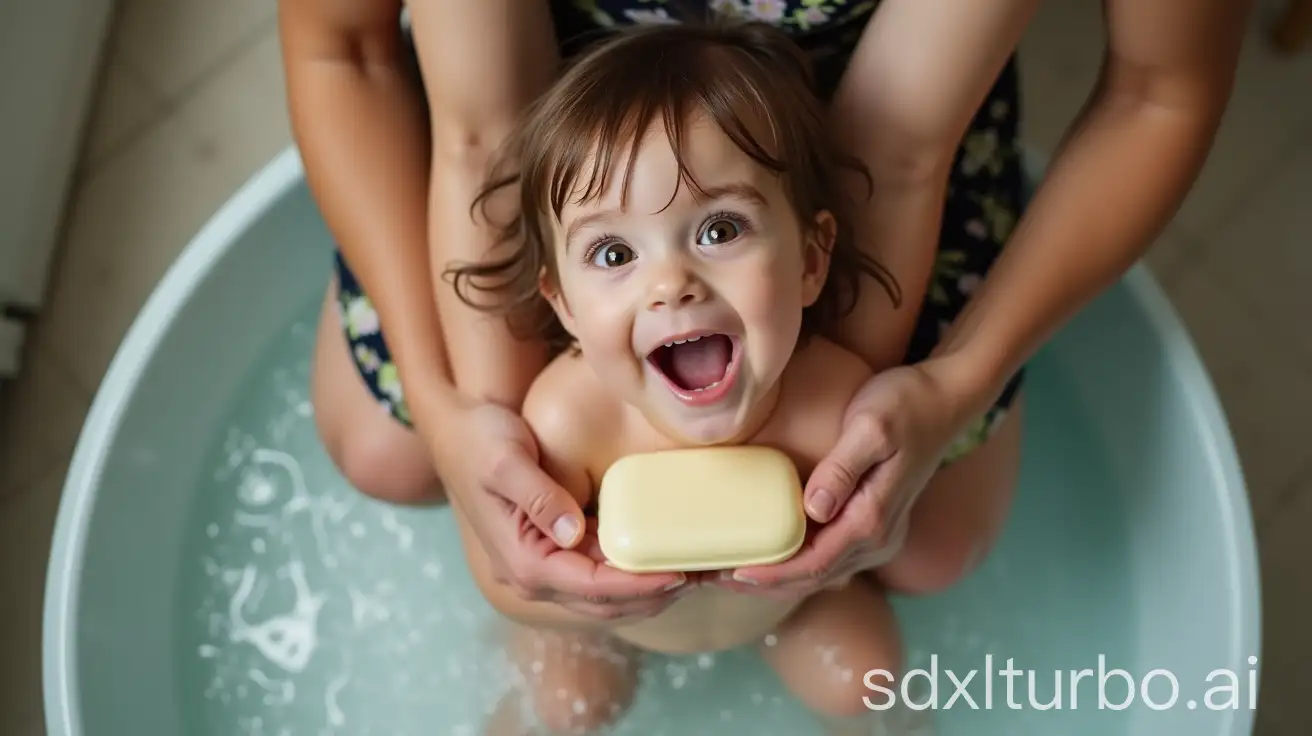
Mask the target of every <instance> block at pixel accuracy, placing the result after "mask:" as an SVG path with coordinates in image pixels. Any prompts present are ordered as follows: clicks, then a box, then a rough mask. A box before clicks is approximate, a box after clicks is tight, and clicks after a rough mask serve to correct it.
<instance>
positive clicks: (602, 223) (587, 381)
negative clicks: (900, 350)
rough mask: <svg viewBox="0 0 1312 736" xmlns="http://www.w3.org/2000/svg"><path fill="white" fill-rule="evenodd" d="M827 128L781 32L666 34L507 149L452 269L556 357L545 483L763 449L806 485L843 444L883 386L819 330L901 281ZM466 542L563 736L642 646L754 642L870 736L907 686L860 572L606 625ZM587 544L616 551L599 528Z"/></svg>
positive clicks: (884, 607) (803, 690)
mask: <svg viewBox="0 0 1312 736" xmlns="http://www.w3.org/2000/svg"><path fill="white" fill-rule="evenodd" d="M823 121H824V109H823V107H822V105H821V103H820V102H819V101H818V99H817V97H816V95H815V93H814V88H813V86H812V81H811V76H810V71H809V67H808V63H807V59H806V57H805V56H804V55H803V54H802V53H801V52H800V51H799V50H798V49H797V48H796V47H795V46H794V44H793V42H792V41H791V40H789V39H788V38H787V37H786V36H785V35H784V34H783V33H782V32H781V31H779V30H777V29H774V28H772V27H769V26H764V25H752V24H746V25H733V26H714V27H711V26H689V25H683V26H658V27H653V28H644V29H638V30H634V31H631V32H627V33H624V34H622V35H620V36H618V37H617V38H615V39H612V40H610V41H608V42H606V43H604V44H602V45H600V46H599V47H598V48H596V49H595V50H593V51H592V52H590V53H588V54H586V55H584V56H583V57H582V58H581V59H580V60H579V61H578V62H577V63H576V64H575V65H574V66H573V67H572V68H571V69H570V70H568V71H567V73H566V74H565V75H564V76H563V77H562V78H561V79H560V81H559V82H558V83H557V84H556V85H555V86H554V87H553V88H552V89H551V90H550V91H549V92H548V93H546V94H545V95H544V96H543V98H542V99H540V100H539V101H538V102H537V103H536V104H535V105H534V106H533V107H532V108H531V109H530V110H529V112H528V113H527V115H526V117H525V119H524V121H523V125H522V127H521V129H520V130H518V131H517V132H516V133H515V134H514V135H513V136H512V138H511V143H510V144H509V145H508V147H507V150H506V151H505V156H504V158H503V159H502V161H501V163H500V164H499V167H498V170H497V171H496V172H494V178H493V181H492V182H491V183H490V185H489V187H488V189H487V190H486V192H485V194H484V196H483V197H482V198H481V199H480V203H481V205H482V208H483V211H484V212H489V211H492V210H497V209H504V210H505V211H507V212H513V213H514V215H513V217H511V218H509V220H508V223H507V224H506V225H505V227H504V231H503V234H504V238H503V239H502V243H501V245H500V246H499V249H498V250H497V251H496V252H494V253H492V254H489V257H488V258H487V259H486V260H485V261H483V262H481V263H477V264H462V265H458V266H455V267H453V268H452V269H450V270H449V271H448V275H449V276H450V277H451V279H452V282H453V284H454V287H455V288H456V290H457V291H458V293H459V294H460V295H461V298H462V299H464V300H466V301H467V302H468V303H470V304H472V305H475V306H477V307H479V308H482V309H487V310H492V311H497V312H500V313H503V314H506V315H507V318H508V319H510V320H511V322H512V324H513V325H515V326H516V327H517V328H518V329H520V330H525V331H532V332H534V333H535V334H537V335H540V336H545V337H547V338H548V340H549V342H550V343H551V344H552V345H553V346H554V347H555V348H556V350H557V356H556V357H555V359H554V360H553V362H552V363H551V364H550V365H549V366H548V367H547V369H546V370H545V371H544V372H543V373H542V374H541V376H540V377H539V378H538V379H537V382H536V383H535V384H534V386H533V388H532V389H531V390H530V392H529V394H528V396H527V398H526V400H525V403H524V407H523V413H524V418H525V420H526V421H527V422H528V423H529V425H530V426H531V427H532V429H533V431H534V433H535V435H536V437H537V438H538V441H539V443H540V446H541V453H542V458H541V460H542V464H543V467H544V468H545V469H546V470H547V471H548V472H549V473H551V474H552V475H553V476H554V477H555V478H556V479H557V480H558V481H559V482H560V483H562V484H563V485H564V486H565V487H566V488H567V489H569V490H570V491H571V492H572V493H574V494H575V495H576V496H577V498H578V500H579V502H580V504H581V505H582V506H583V508H585V509H588V508H589V506H590V504H591V503H592V502H593V496H594V493H595V491H596V489H597V484H598V481H599V480H600V478H601V477H602V475H603V474H604V473H605V471H606V469H607V468H608V467H609V466H610V465H611V464H612V463H614V462H615V461H616V460H617V459H619V458H621V457H623V456H625V455H629V454H633V453H640V452H649V451H655V450H664V449H673V448H680V447H690V446H704V445H728V444H756V445H768V446H772V447H775V448H778V449H780V450H782V451H783V452H785V453H787V454H788V455H789V456H790V457H791V458H792V459H793V461H794V462H795V464H796V466H797V468H798V471H799V472H800V473H801V477H802V478H805V477H806V476H807V475H808V474H809V473H810V472H811V470H812V469H813V468H814V466H815V465H816V464H817V463H818V462H819V461H820V459H821V458H822V457H824V456H825V455H826V454H827V453H828V452H829V451H830V450H831V449H832V448H833V446H834V445H835V443H836V442H837V441H838V437H839V431H840V426H841V421H842V416H843V412H844V409H845V408H846V407H847V405H848V403H849V401H850V400H851V398H852V396H853V394H854V393H855V392H856V390H857V389H858V388H859V387H860V386H861V385H862V383H863V382H864V381H865V380H866V379H867V378H869V377H870V370H869V368H868V367H867V366H866V365H865V364H864V363H863V362H862V361H861V360H860V359H859V358H858V357H856V356H855V355H854V354H852V353H850V352H848V351H846V350H844V349H842V348H840V347H839V346H837V345H836V344H835V343H833V342H831V341H830V340H828V339H826V337H825V335H826V333H827V331H828V330H830V329H831V328H833V327H834V326H835V325H836V323H837V321H838V320H839V318H841V317H842V316H844V314H845V313H846V311H847V310H850V309H851V307H852V305H853V303H854V300H855V297H856V293H857V289H858V288H859V287H861V286H866V285H869V284H867V283H863V282H865V281H866V280H869V281H870V282H873V283H874V284H876V285H878V286H880V287H882V288H885V289H888V290H890V292H892V291H894V290H895V288H896V285H895V284H894V283H893V282H892V280H891V279H890V278H888V276H887V274H886V272H885V271H884V270H882V269H881V268H880V267H879V266H878V265H877V264H875V263H873V262H870V261H869V260H868V259H866V258H864V257H863V256H862V255H861V254H860V253H859V251H858V250H857V248H856V246H855V244H854V243H853V242H852V238H851V234H850V232H849V227H848V225H849V218H848V217H847V216H846V212H847V210H848V205H847V203H846V202H844V194H843V193H844V192H845V191H846V190H845V188H844V186H843V185H844V182H843V181H842V180H841V179H840V177H841V176H844V175H857V176H859V175H860V174H861V173H862V172H861V169H860V166H859V165H858V164H856V163H855V162H853V161H850V160H848V159H846V158H844V157H843V156H841V155H840V154H839V153H838V152H837V151H836V150H835V149H834V148H833V147H832V146H831V145H830V144H829V143H828V136H827V135H826V131H825V129H824V125H823ZM516 189H517V191H518V198H517V199H515V192H516ZM456 511H457V516H459V510H458V509H457V510H456ZM689 513H696V509H689ZM530 533H531V532H530ZM462 534H463V535H464V538H465V542H466V544H465V549H466V554H467V555H468V558H469V560H470V564H471V567H472V570H473V574H474V577H475V579H476V580H477V582H478V584H479V586H480V588H481V589H482V590H483V592H484V594H485V595H486V596H487V598H488V599H489V601H490V602H491V603H492V604H493V605H494V606H495V607H496V608H497V609H498V610H500V611H501V612H502V613H503V614H504V615H505V616H506V617H507V618H508V619H510V620H511V621H513V622H514V628H515V630H514V632H513V636H512V640H513V641H512V652H513V654H514V656H515V658H516V660H517V662H518V664H519V665H520V666H521V668H522V671H523V674H524V677H525V681H526V682H527V683H529V690H528V697H529V700H530V701H531V705H532V709H531V710H532V712H534V713H535V714H536V717H537V719H538V721H539V723H540V725H541V726H542V727H544V728H546V729H547V730H548V731H549V732H553V733H555V732H585V731H587V730H591V729H593V728H597V727H600V726H602V725H604V724H605V723H607V722H608V721H610V720H611V719H613V718H614V717H616V716H618V715H619V714H620V713H621V712H622V711H623V709H624V706H625V704H626V703H627V698H628V697H629V695H630V693H631V691H632V688H633V686H634V677H633V674H634V673H633V671H632V669H631V667H632V663H633V662H634V661H635V660H636V657H634V656H631V655H633V654H635V653H636V652H641V651H657V652H667V653H676V652H677V653H687V652H706V651H714V650H722V649H727V648H733V647H739V646H743V645H747V644H752V643H755V644H756V645H759V646H760V647H761V652H762V655H763V656H764V658H765V660H766V661H767V662H768V663H769V665H770V666H772V667H773V668H774V669H775V670H776V671H777V672H778V674H779V676H780V678H782V680H783V682H784V683H785V684H786V685H787V686H788V688H789V689H790V690H791V691H792V692H793V693H795V694H796V695H797V696H798V697H799V698H800V699H801V700H802V701H804V702H805V703H806V705H808V706H809V707H810V708H811V709H812V710H813V711H814V712H816V713H817V715H818V716H820V717H821V718H822V719H823V720H824V721H826V722H827V723H829V724H831V725H832V727H833V728H834V729H836V732H843V733H846V732H847V731H845V730H843V729H864V730H859V731H857V732H861V733H867V734H868V733H870V732H871V731H870V729H871V726H870V724H869V719H870V718H871V717H872V715H873V714H872V711H871V710H870V708H868V707H867V705H866V703H865V701H864V700H863V698H872V700H873V701H874V702H880V699H879V698H878V697H876V694H875V693H874V692H872V691H871V690H869V689H868V688H867V687H866V685H865V684H864V683H863V677H864V675H865V673H866V672H867V671H870V670H876V669H878V670H884V671H888V672H897V671H898V667H899V664H900V663H899V643H898V637H897V633H896V630H895V624H894V620H893V616H892V613H891V611H890V609H889V606H888V603H887V602H886V600H885V597H884V594H883V592H882V591H881V590H879V589H878V587H877V586H876V584H875V583H874V581H873V579H871V578H867V577H865V576H858V577H857V578H854V579H852V580H850V581H848V582H847V583H846V584H845V585H843V586H842V587H838V588H835V589H831V590H827V591H825V592H822V593H820V594H818V595H815V596H813V597H811V598H808V599H805V600H790V601H778V600H773V599H768V598H765V597H760V596H748V595H742V594H739V593H735V592H731V591H729V590H728V589H726V588H724V587H721V586H719V585H717V581H718V579H719V578H718V576H717V575H714V574H700V575H697V576H696V579H693V580H689V584H687V585H684V586H683V589H684V590H686V592H685V593H684V594H683V595H682V597H680V598H679V599H678V600H677V601H676V602H675V603H674V604H672V605H671V606H670V607H669V608H667V609H666V610H665V611H664V612H662V613H661V614H659V615H656V616H654V617H651V618H647V619H643V620H636V621H604V622H599V621H596V620H591V619H584V618H582V617H580V616H577V615H575V614H573V613H570V612H568V611H566V610H565V609H564V608H562V607H560V606H558V605H556V604H553V603H542V602H532V601H529V602H526V601H524V600H523V598H522V597H521V596H520V595H518V594H516V593H513V592H511V591H509V590H507V589H505V588H504V587H503V586H502V585H501V584H499V583H497V582H496V581H495V580H494V579H493V577H492V575H491V573H490V572H489V567H488V561H487V558H486V554H485V552H484V550H483V548H482V547H481V545H479V544H478V542H477V540H476V539H475V538H474V537H473V535H472V534H471V533H470V532H469V531H468V530H467V529H464V528H463V526H462ZM542 544H550V542H549V541H548V540H546V539H543V540H542ZM583 548H584V549H590V551H591V553H592V554H594V555H600V552H599V551H598V550H597V547H596V542H595V535H590V537H589V539H588V540H585V542H584V543H583ZM881 684H884V685H887V684H888V683H887V681H883V682H882V683H881Z"/></svg>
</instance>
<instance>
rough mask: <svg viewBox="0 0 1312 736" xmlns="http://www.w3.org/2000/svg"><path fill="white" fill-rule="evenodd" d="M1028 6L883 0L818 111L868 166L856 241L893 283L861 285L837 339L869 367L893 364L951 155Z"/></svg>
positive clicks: (937, 219)
mask: <svg viewBox="0 0 1312 736" xmlns="http://www.w3.org/2000/svg"><path fill="white" fill-rule="evenodd" d="M1037 4H1038V0H997V1H996V2H983V3H972V2H965V3H963V2H960V1H959V0H883V2H882V3H880V6H879V8H878V10H876V11H875V13H874V16H873V17H872V18H871V20H870V22H869V23H868V24H867V25H866V29H865V31H864V33H863V34H862V37H861V41H860V42H859V44H858V45H857V48H856V50H855V52H854V54H853V56H852V59H851V61H850V62H849V64H848V68H847V71H846V73H845V74H844V76H843V79H842V81H841V83H840V84H839V87H838V90H837V91H836V93H835V96H834V100H833V103H832V105H831V108H830V124H831V132H832V134H833V135H834V137H835V140H836V142H837V143H839V144H840V145H842V146H843V147H844V148H845V149H846V150H847V151H848V152H849V153H851V154H853V155H855V156H857V157H858V158H859V159H861V160H862V162H863V163H865V164H866V166H867V167H869V169H870V173H871V176H872V179H873V184H874V192H873V196H872V197H871V198H870V199H869V200H866V199H865V197H866V194H867V192H866V189H865V182H863V181H856V180H854V188H853V190H852V191H853V196H854V197H857V198H858V199H857V202H858V204H859V206H858V207H857V208H856V212H857V222H856V223H855V225H856V233H857V238H858V241H859V242H860V243H861V245H862V247H863V248H864V249H866V252H867V253H868V254H869V255H870V256H872V257H873V258H875V259H876V260H877V261H878V262H879V263H881V264H882V265H883V266H884V267H885V268H887V269H888V270H889V271H890V272H891V273H892V275H893V276H894V278H896V279H897V282H898V285H899V286H900V287H901V294H900V296H901V304H900V305H894V304H893V302H892V301H891V300H890V299H889V297H888V295H887V294H885V293H884V291H883V290H882V289H879V288H877V287H876V285H875V284H874V282H873V281H867V282H866V283H864V284H863V287H864V288H863V289H862V291H861V296H860V299H859V301H858V303H857V307H856V309H855V310H854V311H853V312H852V314H850V315H849V316H848V318H847V319H846V320H845V321H844V323H843V325H842V327H841V332H840V334H839V335H838V336H837V337H838V340H839V342H841V343H842V344H843V346H844V347H846V348H848V349H850V350H852V351H854V352H856V353H857V354H858V355H860V356H861V357H862V358H864V359H865V360H866V361H867V362H868V363H869V364H870V366H871V367H872V368H873V369H875V370H876V371H881V370H884V369H886V368H889V367H892V366H894V365H897V364H898V363H900V362H902V359H903V356H904V355H905V353H906V349H907V345H908V343H909V342H910V339H911V333H912V330H913V329H914V328H915V325H916V319H917V317H918V316H919V311H920V307H921V304H922V303H923V301H924V297H925V291H926V289H927V287H928V285H929V278H930V275H931V270H932V267H933V264H934V257H935V254H936V253H937V250H938V241H939V231H940V229H941V222H942V214H943V204H944V201H945V200H946V193H947V190H946V187H947V181H948V175H949V174H950V173H951V172H950V169H951V166H952V161H953V157H954V156H955V154H956V151H957V149H958V147H959V146H960V145H961V139H962V136H963V135H964V134H965V131H966V128H967V127H968V126H969V125H970V121H971V118H972V117H973V116H974V115H975V112H976V111H977V110H978V109H979V106H980V105H981V104H982V103H983V101H984V98H985V96H986V95H987V94H988V91H989V89H990V88H991V87H992V85H993V83H994V82H995V80H996V79H997V76H998V74H999V72H1000V71H1001V70H1002V68H1003V66H1004V65H1005V63H1006V61H1007V59H1008V58H1009V57H1010V56H1011V54H1012V53H1013V51H1014V50H1015V48H1016V45H1017V44H1018V43H1019V41H1020V37H1021V35H1022V34H1023V32H1024V29H1025V27H1026V25H1028V23H1029V21H1030V19H1031V17H1032V16H1033V13H1034V10H1035V8H1036V6H1037Z"/></svg>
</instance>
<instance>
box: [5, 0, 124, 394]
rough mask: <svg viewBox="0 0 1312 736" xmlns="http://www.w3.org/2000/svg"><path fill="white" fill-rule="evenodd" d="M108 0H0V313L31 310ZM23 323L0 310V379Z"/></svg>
mask: <svg viewBox="0 0 1312 736" xmlns="http://www.w3.org/2000/svg"><path fill="white" fill-rule="evenodd" d="M113 6H114V0H0V315H3V310H4V309H6V308H8V307H12V306H18V307H22V308H24V309H27V310H37V309H39V308H40V306H41V304H42V303H43V302H44V300H45V297H46V290H47V289H46V287H47V283H48V280H49V279H48V276H49V274H48V271H49V268H50V261H51V256H52V254H53V253H54V250H55V245H56V243H57V241H58V238H59V228H60V221H61V219H62V215H63V210H64V206H65V203H66V201H67V193H68V189H69V185H70V183H71V181H72V174H73V170H74V168H75V167H76V165H77V156H78V152H79V148H80V144H81V139H82V131H83V127H84V124H85V120H86V118H87V115H88V113H89V110H90V103H91V100H92V98H93V95H94V92H95V88H96V83H97V82H98V80H99V76H100V64H101V58H102V51H103V47H104V41H105V36H106V32H107V31H108V28H109V24H110V20H111V17H112V15H113ZM21 337H22V330H21V328H19V327H16V326H15V325H14V324H13V323H12V322H9V321H8V320H4V319H3V317H2V316H0V377H3V376H6V375H10V374H12V372H13V371H14V369H16V367H17V357H16V356H17V350H18V344H19V343H20V342H21Z"/></svg>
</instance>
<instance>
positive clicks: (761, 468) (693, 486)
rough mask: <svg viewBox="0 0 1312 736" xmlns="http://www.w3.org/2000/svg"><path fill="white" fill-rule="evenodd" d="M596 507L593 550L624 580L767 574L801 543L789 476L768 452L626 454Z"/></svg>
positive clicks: (802, 531) (794, 482) (780, 457)
mask: <svg viewBox="0 0 1312 736" xmlns="http://www.w3.org/2000/svg"><path fill="white" fill-rule="evenodd" d="M597 503H598V518H597V536H598V541H599V542H600V543H601V551H602V553H603V554H604V555H605V556H606V558H607V560H608V561H609V563H610V564H611V565H612V566H613V567H616V568H619V569H621V570H624V571H626V572H635V573H637V572H695V571H700V570H723V569H728V568H734V567H746V566H748V565H769V564H773V563H776V562H782V561H783V560H786V559H788V558H789V557H791V556H792V555H793V554H794V553H796V552H797V550H798V549H799V548H800V547H801V546H802V540H803V539H804V538H805V536H806V513H805V511H803V509H802V483H801V480H800V479H799V477H798V473H797V468H796V467H795V466H794V465H793V462H792V460H790V459H789V458H788V456H787V455H785V454H784V453H782V452H780V451H779V450H775V449H773V448H768V447H756V446H736V447H698V448H691V449H683V450H665V451H661V452H650V453H641V454H637V455H629V456H627V457H624V458H621V459H620V460H618V461H617V462H616V463H615V464H614V465H612V466H610V468H608V469H607V470H606V474H605V475H604V476H603V477H602V480H601V489H600V490H599V491H598V496H597Z"/></svg>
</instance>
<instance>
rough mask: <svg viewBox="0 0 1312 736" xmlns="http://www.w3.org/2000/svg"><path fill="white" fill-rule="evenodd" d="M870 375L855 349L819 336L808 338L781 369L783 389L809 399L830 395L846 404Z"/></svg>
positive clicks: (829, 396) (868, 369) (867, 367)
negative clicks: (786, 366)
mask: <svg viewBox="0 0 1312 736" xmlns="http://www.w3.org/2000/svg"><path fill="white" fill-rule="evenodd" d="M872 375H874V374H873V373H872V372H871V370H870V366H869V365H867V364H866V362H865V361H864V360H862V359H861V357H860V356H858V355H857V354H856V353H854V352H852V351H851V350H848V349H847V348H845V347H843V346H841V345H839V344H838V343H836V342H834V341H832V340H827V339H825V338H822V337H815V338H812V339H811V340H809V341H808V342H807V343H806V345H805V346H804V347H802V348H801V349H800V350H798V351H797V353H796V354H795V355H794V356H793V359H792V361H791V362H789V364H788V370H786V371H785V372H784V390H785V391H787V392H789V393H790V394H791V393H798V394H800V395H802V396H805V397H809V398H811V399H813V400H814V399H820V398H822V397H825V398H833V399H834V400H836V401H839V402H841V403H842V404H843V406H844V407H846V405H847V402H848V400H850V399H851V398H852V396H853V394H855V393H856V392H857V389H859V388H861V385H862V384H864V383H865V382H866V381H867V380H868V379H869V378H870V377H871V376H872Z"/></svg>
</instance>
